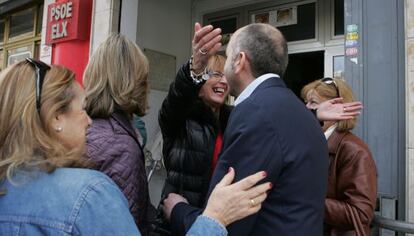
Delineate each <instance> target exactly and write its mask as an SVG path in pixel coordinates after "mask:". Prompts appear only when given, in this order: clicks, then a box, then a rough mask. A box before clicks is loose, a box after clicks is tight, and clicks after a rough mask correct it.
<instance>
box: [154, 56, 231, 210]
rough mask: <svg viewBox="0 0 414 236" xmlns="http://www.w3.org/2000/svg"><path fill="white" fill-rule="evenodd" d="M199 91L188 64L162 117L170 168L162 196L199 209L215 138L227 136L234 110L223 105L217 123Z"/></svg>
mask: <svg viewBox="0 0 414 236" xmlns="http://www.w3.org/2000/svg"><path fill="white" fill-rule="evenodd" d="M200 88H201V85H196V84H195V83H193V81H192V79H191V77H190V71H189V65H188V63H187V64H185V65H183V66H182V67H181V69H180V70H179V72H178V73H177V77H176V79H175V81H174V82H173V83H172V84H171V86H170V90H169V92H168V95H167V97H166V98H165V100H164V102H163V104H162V107H161V110H160V114H159V123H160V127H161V132H162V135H163V139H164V146H163V158H164V163H165V166H166V169H167V180H166V182H167V184H166V187H165V188H164V190H163V196H162V197H165V196H168V194H169V193H171V192H174V193H178V194H180V195H182V196H184V197H185V198H186V199H187V200H188V202H189V203H190V204H191V205H193V206H196V207H201V206H202V205H203V203H204V201H205V196H206V194H207V191H208V187H209V182H210V177H211V165H212V159H213V152H214V146H215V141H216V137H217V134H218V131H219V130H221V132H222V133H224V129H225V128H226V125H227V120H228V117H229V115H230V111H231V107H230V106H226V105H223V106H222V107H221V109H220V117H219V120H217V118H216V117H215V116H214V114H213V112H212V110H211V109H210V108H209V107H208V106H207V105H205V103H204V102H203V101H202V100H201V99H200V98H199V97H198V93H199V91H200Z"/></svg>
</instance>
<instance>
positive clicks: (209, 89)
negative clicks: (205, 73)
mask: <svg viewBox="0 0 414 236" xmlns="http://www.w3.org/2000/svg"><path fill="white" fill-rule="evenodd" d="M209 75H210V78H209V79H208V80H207V81H206V83H205V84H204V85H203V86H202V87H201V89H200V92H199V94H198V95H199V97H200V98H201V99H202V100H203V101H204V102H205V103H206V104H207V105H208V106H210V107H211V108H218V107H220V106H221V105H223V103H224V101H225V100H226V97H227V95H228V94H229V86H228V84H227V80H226V77H225V76H224V74H223V72H222V71H212V72H210V73H209Z"/></svg>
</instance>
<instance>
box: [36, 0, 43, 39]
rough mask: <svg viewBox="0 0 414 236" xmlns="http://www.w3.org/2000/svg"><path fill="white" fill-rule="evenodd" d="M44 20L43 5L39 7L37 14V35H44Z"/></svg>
mask: <svg viewBox="0 0 414 236" xmlns="http://www.w3.org/2000/svg"><path fill="white" fill-rule="evenodd" d="M42 20H43V4H42V5H40V6H39V9H38V13H37V22H36V24H37V25H36V27H37V31H36V34H40V33H42Z"/></svg>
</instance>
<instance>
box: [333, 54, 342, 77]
mask: <svg viewBox="0 0 414 236" xmlns="http://www.w3.org/2000/svg"><path fill="white" fill-rule="evenodd" d="M344 72H345V57H344V56H343V55H341V56H334V57H333V76H334V77H340V78H344V75H345V74H344Z"/></svg>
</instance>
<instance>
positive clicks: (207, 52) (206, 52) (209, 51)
mask: <svg viewBox="0 0 414 236" xmlns="http://www.w3.org/2000/svg"><path fill="white" fill-rule="evenodd" d="M220 47H221V29H220V28H216V29H214V28H213V26H212V25H207V26H204V27H202V26H201V25H200V23H198V22H197V23H195V25H194V38H193V42H192V48H193V70H194V73H196V74H199V73H201V72H203V70H204V69H205V68H206V66H207V62H208V59H209V58H210V56H212V55H214V54H216V53H217V51H218V50H219V49H220Z"/></svg>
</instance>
